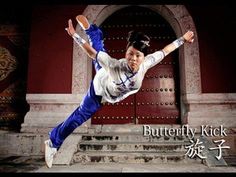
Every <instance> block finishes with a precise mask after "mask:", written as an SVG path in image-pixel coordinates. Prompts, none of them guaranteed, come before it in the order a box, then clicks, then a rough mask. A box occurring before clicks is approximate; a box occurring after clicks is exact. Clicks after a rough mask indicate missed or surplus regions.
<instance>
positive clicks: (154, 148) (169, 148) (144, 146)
mask: <svg viewBox="0 0 236 177" xmlns="http://www.w3.org/2000/svg"><path fill="white" fill-rule="evenodd" d="M185 145H187V144H186V143H183V142H158V143H157V142H106V143H104V142H102V141H101V142H90V141H88V142H80V143H79V145H78V150H79V151H100V152H101V151H116V152H117V151H119V152H121V151H125V152H146V151H148V152H185V151H186V149H185Z"/></svg>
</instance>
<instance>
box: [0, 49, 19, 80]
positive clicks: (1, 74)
mask: <svg viewBox="0 0 236 177" xmlns="http://www.w3.org/2000/svg"><path fill="white" fill-rule="evenodd" d="M16 66H17V61H16V58H15V57H14V56H13V55H11V53H10V52H9V51H8V50H7V49H6V48H4V47H0V81H2V80H4V79H5V78H7V76H8V75H9V74H10V73H11V72H13V71H14V70H15V69H16Z"/></svg>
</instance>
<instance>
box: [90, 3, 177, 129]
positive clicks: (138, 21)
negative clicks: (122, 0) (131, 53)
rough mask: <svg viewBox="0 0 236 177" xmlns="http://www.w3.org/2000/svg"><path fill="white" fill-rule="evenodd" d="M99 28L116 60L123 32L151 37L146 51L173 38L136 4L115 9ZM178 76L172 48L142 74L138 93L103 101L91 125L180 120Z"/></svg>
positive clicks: (161, 21) (158, 19)
mask: <svg viewBox="0 0 236 177" xmlns="http://www.w3.org/2000/svg"><path fill="white" fill-rule="evenodd" d="M100 27H101V29H102V31H103V32H104V37H105V40H104V43H105V47H106V49H107V52H108V53H109V54H110V55H111V56H112V57H114V58H117V59H120V58H124V56H125V48H126V44H127V42H126V39H127V34H128V32H129V31H131V30H137V31H142V32H144V33H146V34H147V35H148V36H149V37H150V38H151V42H150V44H151V47H150V49H149V53H153V52H155V51H157V50H160V49H162V48H163V47H164V46H165V45H167V44H169V43H171V42H172V41H173V40H175V39H176V36H175V33H174V32H173V30H172V28H171V27H170V25H169V24H168V23H167V22H166V21H165V20H164V19H163V17H161V16H160V15H159V14H157V13H156V12H154V11H151V10H149V9H147V8H143V7H137V6H133V7H127V8H124V9H122V10H119V11H117V12H115V13H114V14H112V15H111V16H110V17H109V18H107V19H106V20H105V21H104V22H103V24H102V25H101V26H100ZM178 76H179V71H178V51H175V52H173V53H172V54H170V55H169V56H167V57H166V58H165V59H164V60H163V61H162V62H161V63H159V64H158V65H156V66H154V67H153V68H151V69H150V70H149V71H148V72H147V73H146V76H145V78H144V81H143V85H142V87H141V89H140V91H139V92H138V93H136V94H134V95H132V96H129V97H128V98H126V99H125V100H123V101H122V102H119V103H115V104H109V103H106V104H104V106H103V107H102V108H101V110H99V111H98V112H97V113H96V114H95V115H94V116H93V117H92V124H127V123H133V124H178V123H180V107H179V97H180V96H179V83H178V81H179V78H178Z"/></svg>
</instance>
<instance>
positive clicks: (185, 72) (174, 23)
mask: <svg viewBox="0 0 236 177" xmlns="http://www.w3.org/2000/svg"><path fill="white" fill-rule="evenodd" d="M128 6H130V5H88V6H87V8H86V9H85V10H84V12H83V15H84V16H86V17H87V18H88V20H89V21H90V22H94V23H96V24H97V25H98V26H99V25H100V24H102V23H103V21H104V20H105V19H106V18H108V17H109V16H110V15H111V14H112V13H114V12H116V11H118V10H120V9H122V8H125V7H128ZM139 6H141V7H145V8H149V9H151V10H153V11H155V12H157V13H158V14H160V15H161V16H162V17H163V18H164V19H165V20H166V21H167V22H168V23H169V24H170V25H171V27H172V28H173V30H174V32H175V34H176V36H177V37H180V36H182V35H183V34H184V33H185V32H186V31H188V30H192V31H193V32H194V33H195V42H194V43H193V44H191V45H184V46H183V47H181V48H180V49H179V72H180V73H179V75H180V104H181V110H180V111H181V124H187V123H188V121H189V120H188V119H189V118H188V106H187V102H188V100H187V98H188V97H187V95H188V94H201V93H202V89H201V88H202V87H201V73H200V57H199V45H198V35H197V31H196V28H195V24H194V22H193V19H192V17H191V15H190V14H189V12H188V10H187V9H186V8H185V6H184V5H139ZM76 31H77V32H78V33H79V34H80V35H81V37H83V38H84V39H87V36H86V34H85V33H84V32H83V31H82V29H81V28H80V27H79V26H78V25H77V26H76ZM85 58H87V56H86V54H85V53H84V51H82V49H81V48H80V47H79V46H78V45H77V44H76V43H75V42H74V44H73V66H72V69H73V70H72V94H74V95H77V94H79V95H81V94H86V92H87V89H88V87H89V85H90V82H91V80H92V64H91V62H92V61H91V60H90V59H89V58H88V59H87V60H86V59H85ZM87 126H89V127H90V126H91V120H88V122H87Z"/></svg>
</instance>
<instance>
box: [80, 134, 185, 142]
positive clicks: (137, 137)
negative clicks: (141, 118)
mask: <svg viewBox="0 0 236 177" xmlns="http://www.w3.org/2000/svg"><path fill="white" fill-rule="evenodd" d="M83 141H103V142H110V141H115V142H124V141H125V142H168V141H178V142H184V141H186V142H189V139H188V138H186V137H182V136H180V137H167V136H165V137H163V136H161V137H153V136H143V135H142V134H116V135H115V134H114V135H112V134H110V135H106V134H96V135H91V134H88V135H82V140H81V142H83Z"/></svg>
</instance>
